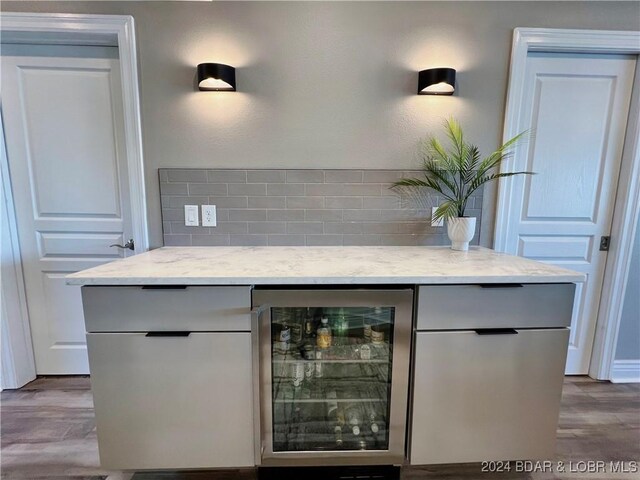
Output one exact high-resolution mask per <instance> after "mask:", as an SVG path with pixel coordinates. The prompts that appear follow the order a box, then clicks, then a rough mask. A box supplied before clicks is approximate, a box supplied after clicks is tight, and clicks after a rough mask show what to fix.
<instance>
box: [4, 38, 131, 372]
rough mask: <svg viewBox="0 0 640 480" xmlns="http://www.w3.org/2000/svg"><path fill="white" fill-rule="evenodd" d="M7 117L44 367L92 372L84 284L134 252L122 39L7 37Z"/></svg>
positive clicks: (32, 315) (32, 313)
mask: <svg viewBox="0 0 640 480" xmlns="http://www.w3.org/2000/svg"><path fill="white" fill-rule="evenodd" d="M2 55H3V56H2V117H3V124H4V130H5V135H6V145H7V154H8V160H9V169H10V176H11V186H12V190H13V196H14V202H15V208H16V214H17V215H16V217H17V221H18V233H19V237H20V247H21V253H22V262H23V269H24V276H25V283H26V292H27V303H28V307H29V317H30V322H31V331H32V337H33V343H34V350H35V357H36V369H37V373H38V374H79V373H88V363H87V354H86V344H85V339H84V331H85V329H84V321H83V314H82V305H81V300H80V291H79V287H72V286H66V285H65V284H64V276H65V275H67V274H69V273H73V272H76V271H78V270H81V269H84V268H90V267H94V266H97V265H100V264H102V263H104V262H107V261H110V260H114V259H117V258H121V257H123V256H124V255H126V254H128V253H130V252H129V251H128V250H127V251H126V252H124V251H121V250H118V249H116V248H111V247H109V245H111V244H114V243H119V244H123V243H124V242H126V240H128V239H129V238H131V230H132V229H131V218H130V208H129V194H128V192H129V183H128V178H127V166H126V155H125V151H124V129H123V123H124V119H123V113H122V96H121V90H120V88H121V85H120V70H119V61H118V58H117V48H115V47H67V46H55V47H54V46H28V45H3V51H2Z"/></svg>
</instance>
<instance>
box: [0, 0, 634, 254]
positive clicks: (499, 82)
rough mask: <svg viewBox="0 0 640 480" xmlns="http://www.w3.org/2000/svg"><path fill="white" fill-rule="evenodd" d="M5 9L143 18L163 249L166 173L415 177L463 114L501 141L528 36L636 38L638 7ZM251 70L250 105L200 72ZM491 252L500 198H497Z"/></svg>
mask: <svg viewBox="0 0 640 480" xmlns="http://www.w3.org/2000/svg"><path fill="white" fill-rule="evenodd" d="M2 9H3V11H42V12H70V13H110V14H130V15H133V16H134V17H135V20H136V25H137V34H138V42H139V44H138V49H139V62H140V67H141V97H142V115H143V119H142V120H143V125H142V127H143V134H144V147H145V161H146V186H147V192H148V209H149V218H150V233H151V242H152V245H153V246H159V245H161V244H162V230H161V216H160V196H159V192H158V181H157V178H158V177H157V174H158V172H157V169H158V168H160V167H196V168H324V169H340V168H354V169H376V168H391V169H411V168H415V167H416V166H417V163H416V159H415V146H416V142H417V140H418V139H419V138H420V137H421V136H424V135H425V134H426V133H428V132H432V131H435V130H436V129H439V127H440V124H441V121H442V118H443V117H447V116H449V115H454V116H456V117H457V118H458V119H459V120H460V121H461V122H462V124H463V126H464V127H465V128H466V132H467V135H468V138H469V139H472V140H473V141H474V142H475V143H477V144H478V146H479V147H480V148H481V149H482V150H483V151H487V150H489V149H493V148H495V147H496V146H497V145H498V142H499V141H500V137H501V130H502V122H503V114H504V101H505V94H506V88H507V73H508V67H509V54H510V50H511V39H512V33H513V29H514V28H515V27H556V28H586V29H612V30H633V29H638V28H639V20H638V18H639V13H640V4H639V3H638V2H602V3H600V2H407V3H404V2H371V3H370V2H353V3H336V2H327V3H320V2H309V3H284V2H282V3H280V2H261V3H243V2H230V3H224V2H213V3H186V2H175V3H169V2H40V3H38V2H33V3H32V2H9V1H4V2H2ZM206 61H217V62H223V63H229V64H232V65H234V66H236V67H237V68H238V71H237V80H238V89H239V92H237V93H226V94H215V93H198V92H194V91H193V80H194V78H193V77H194V73H195V65H196V64H197V63H200V62H206ZM442 65H444V66H451V67H454V68H456V69H457V70H458V72H459V73H458V92H457V93H456V96H454V97H428V96H418V95H415V90H416V84H417V73H416V72H417V71H418V70H421V69H424V68H429V67H433V66H442ZM484 202H485V203H484V210H483V212H484V222H483V229H482V232H481V241H482V244H484V245H491V242H492V232H493V213H494V210H495V188H488V189H487V190H486V191H485V195H484Z"/></svg>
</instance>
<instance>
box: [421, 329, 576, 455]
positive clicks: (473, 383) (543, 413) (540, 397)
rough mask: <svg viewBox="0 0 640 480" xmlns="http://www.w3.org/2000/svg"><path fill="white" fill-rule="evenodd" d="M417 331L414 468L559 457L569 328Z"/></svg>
mask: <svg viewBox="0 0 640 480" xmlns="http://www.w3.org/2000/svg"><path fill="white" fill-rule="evenodd" d="M415 335H416V341H415V364H416V366H419V365H422V366H423V368H416V370H415V372H414V376H415V378H414V393H413V416H412V428H411V447H410V453H409V458H410V462H411V464H412V465H421V464H438V463H465V462H481V461H489V460H518V459H549V458H553V456H554V451H555V442H556V427H557V421H558V414H559V410H560V396H561V394H562V381H563V372H562V365H563V364H564V362H565V360H566V354H567V337H568V331H567V329H566V328H559V329H541V330H518V331H517V334H513V335H478V334H477V333H476V332H474V331H456V332H416V334H415Z"/></svg>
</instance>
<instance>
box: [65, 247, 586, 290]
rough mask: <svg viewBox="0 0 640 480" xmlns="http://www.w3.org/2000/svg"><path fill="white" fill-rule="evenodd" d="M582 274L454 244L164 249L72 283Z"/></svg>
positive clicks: (451, 279) (447, 280) (464, 279)
mask: <svg viewBox="0 0 640 480" xmlns="http://www.w3.org/2000/svg"><path fill="white" fill-rule="evenodd" d="M584 279H585V276H584V274H582V273H579V272H575V271H572V270H567V269H564V268H560V267H556V266H553V265H547V264H544V263H540V262H536V261H533V260H528V259H525V258H521V257H516V256H513V255H507V254H502V253H497V252H495V251H493V250H490V249H486V248H482V247H472V248H471V249H470V250H469V251H468V252H457V251H453V250H451V249H450V248H448V247H163V248H159V249H157V250H152V251H149V252H146V253H143V254H140V255H136V256H133V257H129V258H126V259H122V260H117V261H114V262H111V263H107V264H104V265H100V266H98V267H95V268H91V269H88V270H84V271H81V272H78V273H74V274H71V275H68V276H67V277H66V280H67V283H68V284H70V285H145V284H146V285H163V284H164V285H171V284H182V285H185V284H186V285H330V284H335V285H338V284H343V285H357V284H457V283H458V284H462V283H547V282H555V283H560V282H582V281H584Z"/></svg>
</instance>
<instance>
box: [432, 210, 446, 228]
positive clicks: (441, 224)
mask: <svg viewBox="0 0 640 480" xmlns="http://www.w3.org/2000/svg"><path fill="white" fill-rule="evenodd" d="M437 209H438V207H431V226H432V227H442V226H444V219H442V218H441V219H440V220H438V221H437V222H436V221H434V220H433V216H434V215H435V214H436V210H437Z"/></svg>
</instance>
